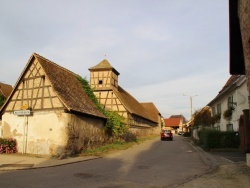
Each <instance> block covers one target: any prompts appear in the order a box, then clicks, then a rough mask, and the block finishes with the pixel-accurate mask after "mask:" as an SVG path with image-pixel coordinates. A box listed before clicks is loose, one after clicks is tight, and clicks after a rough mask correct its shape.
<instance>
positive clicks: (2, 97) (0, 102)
mask: <svg viewBox="0 0 250 188" xmlns="http://www.w3.org/2000/svg"><path fill="white" fill-rule="evenodd" d="M5 100H6V97H5V96H4V95H1V94H0V107H1V106H3V104H4V102H5Z"/></svg>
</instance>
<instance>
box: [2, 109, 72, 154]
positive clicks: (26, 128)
mask: <svg viewBox="0 0 250 188" xmlns="http://www.w3.org/2000/svg"><path fill="white" fill-rule="evenodd" d="M67 117H68V116H67V115H66V114H65V113H63V112H57V113H56V112H54V111H40V112H34V113H33V115H32V116H27V117H26V118H25V117H24V116H16V115H14V114H13V113H5V114H4V115H3V117H2V126H1V127H2V134H3V135H2V136H3V137H4V138H8V137H11V138H15V139H16V140H17V143H18V152H19V153H32V154H45V155H47V154H58V153H61V152H62V150H64V146H65V144H66V143H67V136H66V125H65V122H67Z"/></svg>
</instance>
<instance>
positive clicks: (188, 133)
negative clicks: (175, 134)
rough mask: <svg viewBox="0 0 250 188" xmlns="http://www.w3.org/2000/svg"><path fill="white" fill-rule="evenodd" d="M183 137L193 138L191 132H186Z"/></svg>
mask: <svg viewBox="0 0 250 188" xmlns="http://www.w3.org/2000/svg"><path fill="white" fill-rule="evenodd" d="M183 136H184V137H190V136H191V132H184V134H183Z"/></svg>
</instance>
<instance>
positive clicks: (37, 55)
mask: <svg viewBox="0 0 250 188" xmlns="http://www.w3.org/2000/svg"><path fill="white" fill-rule="evenodd" d="M33 55H34V56H35V57H39V58H42V59H43V60H45V61H48V62H50V63H52V64H54V65H55V66H57V67H58V68H60V69H63V70H65V71H67V72H69V73H71V74H73V75H76V76H77V74H76V73H74V72H72V71H70V70H69V69H66V68H65V67H62V66H60V65H58V64H57V63H55V62H53V61H51V60H49V59H47V58H45V57H43V56H41V55H40V54H37V53H35V52H34V53H33Z"/></svg>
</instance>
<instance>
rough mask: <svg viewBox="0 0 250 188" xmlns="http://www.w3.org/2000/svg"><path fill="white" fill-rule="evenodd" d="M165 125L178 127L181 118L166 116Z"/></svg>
mask: <svg viewBox="0 0 250 188" xmlns="http://www.w3.org/2000/svg"><path fill="white" fill-rule="evenodd" d="M164 122H165V127H179V126H180V123H181V118H168V119H164Z"/></svg>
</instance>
